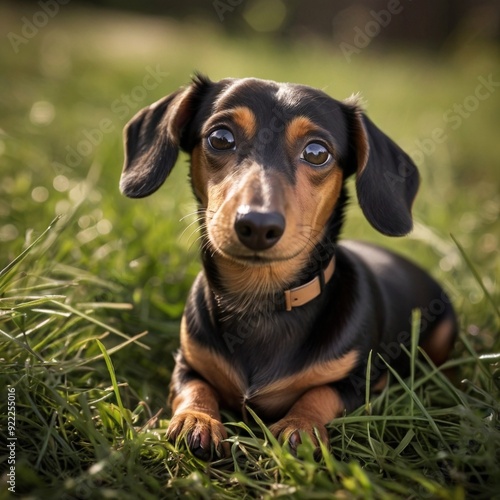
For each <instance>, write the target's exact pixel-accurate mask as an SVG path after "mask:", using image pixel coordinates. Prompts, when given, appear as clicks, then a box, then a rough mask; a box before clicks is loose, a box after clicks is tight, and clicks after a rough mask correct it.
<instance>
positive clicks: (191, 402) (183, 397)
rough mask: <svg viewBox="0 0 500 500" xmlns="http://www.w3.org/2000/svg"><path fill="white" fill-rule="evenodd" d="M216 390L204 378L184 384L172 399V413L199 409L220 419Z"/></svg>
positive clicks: (198, 410)
mask: <svg viewBox="0 0 500 500" xmlns="http://www.w3.org/2000/svg"><path fill="white" fill-rule="evenodd" d="M217 400H218V397H217V394H216V392H215V391H214V389H213V388H212V387H210V385H208V384H207V383H206V382H204V381H203V380H199V379H198V380H191V381H189V382H187V383H186V384H184V385H183V386H182V391H180V392H179V394H177V395H176V396H175V397H174V399H173V401H172V413H173V414H175V413H180V412H181V411H197V412H201V413H206V414H207V415H209V416H210V417H211V418H215V419H216V420H220V413H219V404H218V402H217Z"/></svg>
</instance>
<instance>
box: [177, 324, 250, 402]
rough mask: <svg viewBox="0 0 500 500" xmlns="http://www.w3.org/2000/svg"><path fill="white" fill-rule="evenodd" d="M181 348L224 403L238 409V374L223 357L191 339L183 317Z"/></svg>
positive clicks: (239, 389)
mask: <svg viewBox="0 0 500 500" xmlns="http://www.w3.org/2000/svg"><path fill="white" fill-rule="evenodd" d="M181 348H182V353H183V355H184V358H185V359H186V361H187V363H188V364H189V366H191V368H193V369H194V370H196V371H197V372H198V373H199V374H200V375H201V376H202V377H203V378H204V379H205V380H206V381H207V382H209V383H210V384H211V385H212V386H213V387H214V388H215V389H216V391H217V393H218V394H219V395H220V399H221V400H222V401H224V403H225V404H226V405H228V406H230V407H232V408H237V409H238V410H239V409H240V408H241V398H242V393H243V386H244V384H243V382H242V380H241V377H240V375H239V374H238V373H237V372H236V370H235V369H234V367H233V366H231V365H230V364H229V363H228V362H227V361H226V360H225V359H224V358H222V357H221V356H219V355H218V354H216V353H214V352H212V351H211V350H210V349H208V348H206V347H203V346H201V345H200V344H197V343H196V342H194V341H193V340H192V338H191V337H190V336H189V334H188V332H187V325H186V320H185V318H184V317H183V319H182V322H181Z"/></svg>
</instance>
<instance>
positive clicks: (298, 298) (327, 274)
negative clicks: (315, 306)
mask: <svg viewBox="0 0 500 500" xmlns="http://www.w3.org/2000/svg"><path fill="white" fill-rule="evenodd" d="M334 271H335V255H334V256H333V257H332V259H331V260H330V262H329V263H328V266H326V268H325V269H322V270H321V271H320V273H319V274H318V275H316V276H315V277H314V278H313V279H312V280H311V281H308V282H307V283H305V284H304V285H301V286H298V287H296V288H290V290H285V291H284V295H285V309H286V310H287V311H291V310H292V309H293V308H294V307H300V306H303V305H304V304H307V303H308V302H311V300H313V299H315V298H316V297H317V296H318V295H320V294H321V292H322V291H323V288H324V287H325V285H326V284H327V283H328V282H329V281H330V280H331V279H332V276H333V272H334Z"/></svg>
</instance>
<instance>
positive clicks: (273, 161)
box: [121, 76, 456, 458]
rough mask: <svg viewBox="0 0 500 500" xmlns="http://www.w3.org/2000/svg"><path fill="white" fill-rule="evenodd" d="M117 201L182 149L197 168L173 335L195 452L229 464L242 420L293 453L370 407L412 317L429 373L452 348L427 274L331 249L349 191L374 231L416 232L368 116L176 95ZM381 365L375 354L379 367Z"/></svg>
mask: <svg viewBox="0 0 500 500" xmlns="http://www.w3.org/2000/svg"><path fill="white" fill-rule="evenodd" d="M125 134H126V159H125V166H124V170H123V173H122V179H121V189H122V191H123V193H124V194H125V195H127V196H130V197H132V198H140V197H143V196H148V195H150V194H151V193H153V192H154V191H156V190H157V189H158V188H159V187H160V186H161V185H162V184H163V182H164V181H165V179H166V178H167V177H168V175H169V173H170V171H171V170H172V168H173V166H174V164H175V162H176V159H177V155H178V151H179V149H182V150H184V151H186V152H188V153H189V154H190V156H191V168H190V175H191V183H192V188H193V192H194V195H195V196H196V199H197V201H198V204H199V211H200V214H201V215H202V225H201V230H202V245H201V252H202V258H203V271H202V272H201V273H200V274H199V276H198V278H197V279H196V282H195V283H194V285H193V287H192V290H191V293H190V296H189V299H188V302H187V304H186V309H185V313H184V316H183V319H182V325H181V348H180V351H179V353H178V355H177V358H176V368H175V371H174V374H173V379H172V384H171V404H172V409H173V416H172V420H171V422H170V427H169V429H168V435H169V438H170V439H172V440H175V439H178V438H180V437H184V438H186V441H187V443H188V445H189V447H190V448H191V450H192V452H193V453H195V454H196V455H198V456H200V457H202V458H209V457H210V456H211V455H212V451H213V450H216V451H217V453H218V454H225V453H227V452H228V444H227V443H226V442H224V438H225V436H226V432H225V429H224V427H223V425H222V423H221V417H220V413H219V407H227V408H230V409H233V410H241V411H243V412H244V411H245V407H246V406H249V407H251V408H252V409H254V410H255V411H256V412H257V414H259V415H260V416H262V417H263V418H264V419H265V420H266V421H270V422H274V424H273V425H272V426H271V430H272V432H273V433H274V434H275V435H276V436H278V437H279V438H280V439H281V440H283V441H286V440H287V441H288V442H289V443H290V446H291V447H292V448H295V447H296V446H297V445H298V443H300V433H301V432H305V433H307V434H309V435H310V436H311V437H312V438H313V439H315V437H314V436H315V432H314V429H315V428H316V429H317V432H318V433H319V434H318V435H319V436H320V438H321V439H322V440H323V441H324V442H327V441H328V435H327V431H326V428H325V425H326V424H327V423H328V422H330V421H331V420H333V419H334V418H335V417H336V416H338V415H339V414H342V413H343V412H344V411H345V410H347V411H349V409H353V408H355V407H356V406H358V405H360V404H361V403H362V402H363V400H364V395H365V388H364V385H365V381H366V369H367V359H368V356H369V353H370V351H372V370H371V373H370V376H371V385H372V387H382V386H383V385H384V383H385V379H386V365H385V363H384V362H383V361H382V359H381V358H383V359H385V360H386V361H387V362H388V363H390V364H391V365H392V366H393V367H394V368H395V369H396V370H397V371H398V372H399V373H401V374H403V375H404V374H405V373H407V369H408V364H409V360H408V356H407V355H406V354H405V353H403V352H402V349H401V344H404V345H406V346H408V345H409V342H410V334H409V333H408V332H409V331H410V329H411V325H410V323H411V315H412V310H414V309H416V308H420V309H422V310H427V309H428V308H429V305H430V304H433V311H434V314H432V315H429V314H427V315H426V317H425V320H424V321H423V322H422V325H421V334H420V345H421V346H422V347H423V348H424V349H425V351H426V352H427V353H428V355H429V356H430V358H431V359H432V361H433V362H434V363H435V364H437V365H439V364H441V363H443V362H444V360H445V359H446V358H447V356H448V354H449V352H450V350H451V348H452V345H453V341H454V338H455V334H456V320H455V315H454V312H453V309H452V307H451V305H450V302H449V300H448V298H447V296H446V295H445V293H444V292H443V291H442V289H441V288H440V287H439V285H437V284H436V283H435V282H434V281H433V280H432V279H431V278H430V277H429V276H428V275H427V274H426V273H425V272H424V271H422V270H421V269H419V268H418V267H416V266H415V265H413V264H411V263H410V262H408V261H407V260H405V259H403V258H401V257H398V256H397V255H394V254H393V253H390V252H388V251H386V250H383V249H381V248H378V247H375V246H372V245H368V244H364V243H359V242H343V243H341V244H338V243H337V239H338V235H339V231H340V229H341V226H342V222H343V217H344V207H345V204H346V199H347V195H346V189H345V187H344V181H345V179H346V178H347V177H348V176H349V175H351V174H355V175H356V188H357V194H358V200H359V204H360V205H361V208H362V210H363V213H364V215H365V216H366V218H367V219H368V221H369V222H370V223H371V224H372V225H373V226H374V227H375V228H376V229H377V230H379V231H380V232H382V233H384V234H386V235H390V236H400V235H404V234H406V233H408V232H409V231H410V230H411V228H412V217H411V205H412V202H413V199H414V197H415V194H416V192H417V188H418V184H419V178H418V172H417V170H416V167H415V165H414V164H413V163H412V161H411V159H410V158H409V157H408V156H407V155H406V154H405V153H404V152H403V151H402V150H401V149H400V148H399V147H398V146H397V145H396V144H395V143H394V142H393V141H392V140H391V139H389V138H388V137H387V136H386V135H384V134H383V133H382V132H381V131H380V130H379V129H378V128H377V127H376V126H375V125H374V124H373V123H372V122H371V121H370V120H369V119H368V118H367V117H366V116H365V115H364V114H363V112H362V110H361V109H360V108H359V106H358V104H357V103H356V100H355V99H348V100H346V101H343V102H340V101H336V100H334V99H332V98H330V97H329V96H328V95H326V94H324V93H323V92H321V91H319V90H315V89H312V88H309V87H306V86H301V85H292V84H281V83H275V82H272V81H264V80H258V79H253V78H249V79H225V80H221V81H219V82H212V81H210V80H208V79H207V78H205V77H201V76H197V77H196V78H195V79H194V80H193V81H192V83H191V84H190V85H189V86H187V87H186V88H184V89H180V90H178V91H176V92H174V93H173V94H171V95H169V96H167V97H165V98H163V99H161V100H160V101H158V102H157V103H155V104H153V105H151V106H149V107H148V108H145V109H143V110H142V111H140V112H139V113H138V114H137V115H136V116H135V117H134V118H133V119H132V120H131V121H130V123H129V124H128V125H127V128H126V132H125ZM379 355H380V356H379Z"/></svg>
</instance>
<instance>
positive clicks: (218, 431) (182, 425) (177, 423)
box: [167, 411, 230, 460]
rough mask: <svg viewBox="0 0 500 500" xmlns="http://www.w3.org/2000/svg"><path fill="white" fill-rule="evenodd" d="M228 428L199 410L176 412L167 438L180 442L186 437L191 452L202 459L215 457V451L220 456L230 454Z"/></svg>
mask: <svg viewBox="0 0 500 500" xmlns="http://www.w3.org/2000/svg"><path fill="white" fill-rule="evenodd" d="M226 438H227V433H226V429H225V428H224V426H223V425H222V423H221V422H219V421H218V420H216V419H214V418H212V417H210V415H207V414H206V413H202V412H199V411H182V412H180V413H176V414H175V415H174V416H173V417H172V419H171V420H170V425H169V426H168V429H167V439H168V440H169V441H170V442H174V443H175V442H178V441H179V440H180V439H185V440H186V444H187V446H188V448H189V449H190V450H191V453H193V455H195V456H196V457H198V458H201V459H202V460H211V459H213V458H214V452H215V453H216V455H217V456H219V457H226V456H228V455H229V453H230V452H229V443H226V442H224V440H225V439H226Z"/></svg>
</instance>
